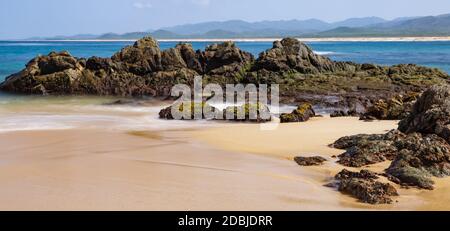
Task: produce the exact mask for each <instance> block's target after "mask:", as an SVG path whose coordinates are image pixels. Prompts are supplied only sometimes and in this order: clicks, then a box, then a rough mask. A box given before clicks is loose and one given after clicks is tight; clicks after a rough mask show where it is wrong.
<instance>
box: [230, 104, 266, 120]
mask: <svg viewBox="0 0 450 231" xmlns="http://www.w3.org/2000/svg"><path fill="white" fill-rule="evenodd" d="M224 118H225V119H226V120H230V121H249V122H256V123H264V122H269V121H271V120H272V116H271V114H270V110H269V108H268V107H267V106H266V105H264V104H261V103H257V104H252V103H245V104H243V105H241V106H231V107H227V108H226V109H225V110H224Z"/></svg>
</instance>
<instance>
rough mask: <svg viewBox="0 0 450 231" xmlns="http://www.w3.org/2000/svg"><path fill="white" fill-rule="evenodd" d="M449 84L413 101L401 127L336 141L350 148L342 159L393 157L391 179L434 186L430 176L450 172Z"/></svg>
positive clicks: (359, 161)
mask: <svg viewBox="0 0 450 231" xmlns="http://www.w3.org/2000/svg"><path fill="white" fill-rule="evenodd" d="M449 89H450V88H449V87H448V86H439V87H432V88H430V89H429V90H427V91H426V92H425V93H424V94H423V95H422V96H421V97H420V98H419V99H418V100H417V102H416V103H415V104H414V107H413V111H412V112H411V113H410V115H409V116H408V117H407V118H405V119H404V120H402V121H401V123H400V126H399V129H400V130H401V131H403V132H405V133H402V132H401V131H397V130H395V131H391V132H389V133H387V134H385V135H358V136H351V137H343V138H341V139H339V140H338V141H336V142H335V143H334V145H333V146H334V147H336V148H344V149H347V151H346V152H345V153H344V154H342V155H341V156H339V157H340V160H339V163H341V164H343V165H345V166H352V167H360V166H364V165H368V164H373V163H378V162H381V161H384V160H393V161H392V163H391V165H390V167H389V168H388V169H387V170H386V173H387V176H388V179H390V180H391V181H393V182H395V183H399V184H401V185H404V186H416V187H419V188H423V189H433V184H434V182H433V181H432V179H431V177H432V176H434V177H444V176H449V175H450V144H449V143H448V138H449V137H448V130H446V129H448V124H449V115H450V113H449V106H450V101H449V99H450V91H449Z"/></svg>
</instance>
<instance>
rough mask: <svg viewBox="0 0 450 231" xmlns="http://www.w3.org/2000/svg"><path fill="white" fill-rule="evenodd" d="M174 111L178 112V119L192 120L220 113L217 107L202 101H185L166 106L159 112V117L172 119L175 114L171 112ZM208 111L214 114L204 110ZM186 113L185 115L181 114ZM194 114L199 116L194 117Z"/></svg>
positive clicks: (210, 117)
mask: <svg viewBox="0 0 450 231" xmlns="http://www.w3.org/2000/svg"><path fill="white" fill-rule="evenodd" d="M173 111H175V112H177V113H179V115H180V117H181V118H179V119H180V120H194V119H215V118H214V115H215V114H221V113H222V111H220V110H219V109H217V108H215V107H213V106H211V105H209V104H207V103H205V102H203V103H195V102H186V103H175V104H173V105H171V106H169V107H167V108H164V109H162V110H161V111H160V112H159V118H160V119H166V120H174V119H175V117H176V116H174V114H172V112H173ZM205 111H209V112H212V113H214V114H211V115H206V114H205V113H204V112H205ZM185 113H186V115H185V116H183V115H184V114H185ZM195 115H198V116H199V118H195Z"/></svg>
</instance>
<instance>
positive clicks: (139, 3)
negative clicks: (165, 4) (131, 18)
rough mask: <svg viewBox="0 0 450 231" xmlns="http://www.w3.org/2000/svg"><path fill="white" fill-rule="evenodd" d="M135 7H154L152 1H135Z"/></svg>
mask: <svg viewBox="0 0 450 231" xmlns="http://www.w3.org/2000/svg"><path fill="white" fill-rule="evenodd" d="M133 7H135V8H138V9H149V8H152V7H153V5H152V4H151V3H150V2H135V3H133Z"/></svg>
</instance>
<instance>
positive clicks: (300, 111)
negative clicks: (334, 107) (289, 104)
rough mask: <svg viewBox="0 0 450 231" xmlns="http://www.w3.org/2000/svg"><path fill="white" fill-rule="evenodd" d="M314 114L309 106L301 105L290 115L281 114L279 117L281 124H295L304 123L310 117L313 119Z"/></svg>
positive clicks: (306, 104) (307, 104)
mask: <svg viewBox="0 0 450 231" xmlns="http://www.w3.org/2000/svg"><path fill="white" fill-rule="evenodd" d="M315 115H316V113H315V112H314V109H313V107H312V105H311V104H309V103H303V104H301V105H299V106H298V107H297V109H295V110H294V111H293V112H292V113H290V114H286V113H283V114H281V115H280V121H281V123H297V122H306V121H308V120H309V119H310V118H311V117H314V116H315Z"/></svg>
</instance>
